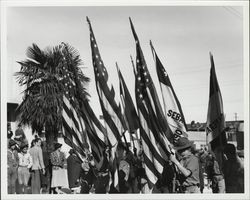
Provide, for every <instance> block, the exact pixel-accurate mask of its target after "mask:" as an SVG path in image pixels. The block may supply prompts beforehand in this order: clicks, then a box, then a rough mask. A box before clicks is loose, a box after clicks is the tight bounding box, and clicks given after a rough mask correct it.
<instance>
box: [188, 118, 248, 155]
mask: <svg viewBox="0 0 250 200" xmlns="http://www.w3.org/2000/svg"><path fill="white" fill-rule="evenodd" d="M226 127H227V131H226V135H227V141H228V142H229V143H232V144H234V145H235V146H236V147H237V150H243V149H244V121H243V120H239V121H226ZM187 128H188V137H189V139H190V140H191V141H194V144H195V147H196V148H197V149H199V148H202V147H204V146H206V132H205V128H206V123H199V122H197V123H195V122H192V123H190V124H187Z"/></svg>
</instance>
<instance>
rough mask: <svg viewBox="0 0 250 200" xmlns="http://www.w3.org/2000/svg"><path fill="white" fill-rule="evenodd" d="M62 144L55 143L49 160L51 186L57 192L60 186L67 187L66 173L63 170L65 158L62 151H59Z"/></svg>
mask: <svg viewBox="0 0 250 200" xmlns="http://www.w3.org/2000/svg"><path fill="white" fill-rule="evenodd" d="M61 147H62V144H60V143H56V144H55V150H54V151H53V152H52V153H51V154H50V160H51V164H52V180H51V188H53V193H58V191H59V189H61V188H63V187H64V188H68V187H69V186H68V175H67V171H66V170H65V166H66V158H65V155H64V153H63V152H61Z"/></svg>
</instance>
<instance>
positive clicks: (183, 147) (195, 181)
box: [170, 137, 200, 193]
mask: <svg viewBox="0 0 250 200" xmlns="http://www.w3.org/2000/svg"><path fill="white" fill-rule="evenodd" d="M192 145H193V142H191V141H189V140H188V138H186V137H181V138H180V139H179V140H178V141H177V144H176V146H175V147H174V148H175V149H176V150H177V152H178V154H179V155H180V161H178V160H177V159H176V156H175V155H172V154H171V155H170V160H171V161H172V162H173V163H174V164H175V165H176V167H177V168H178V170H179V172H180V178H179V179H180V183H181V190H182V191H181V192H183V193H200V190H199V159H198V158H197V157H196V156H195V155H194V154H192V152H191V147H192Z"/></svg>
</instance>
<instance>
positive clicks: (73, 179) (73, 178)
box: [67, 149, 82, 189]
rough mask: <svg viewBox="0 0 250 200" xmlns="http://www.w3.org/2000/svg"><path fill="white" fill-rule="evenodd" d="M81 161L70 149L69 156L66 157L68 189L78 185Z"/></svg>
mask: <svg viewBox="0 0 250 200" xmlns="http://www.w3.org/2000/svg"><path fill="white" fill-rule="evenodd" d="M81 163H82V162H81V160H80V159H79V158H78V156H77V155H76V152H75V150H74V149H70V151H69V157H68V158H67V171H68V182H69V188H70V189H72V188H75V187H78V186H79V178H80V172H81Z"/></svg>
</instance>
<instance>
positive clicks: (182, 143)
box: [174, 137, 194, 151]
mask: <svg viewBox="0 0 250 200" xmlns="http://www.w3.org/2000/svg"><path fill="white" fill-rule="evenodd" d="M193 144H194V142H192V141H189V140H188V138H186V137H180V139H179V140H178V141H177V143H176V145H175V146H174V149H175V150H177V151H180V150H183V149H187V148H189V147H191V146H192V145H193Z"/></svg>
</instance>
